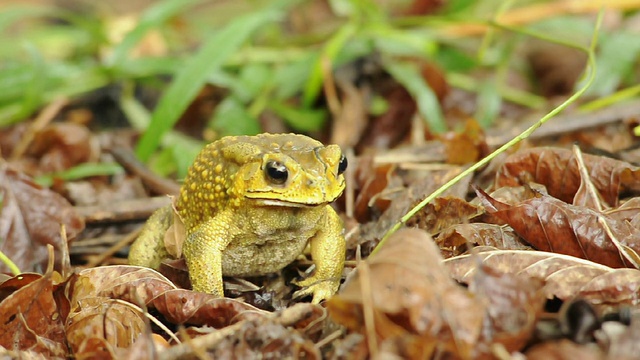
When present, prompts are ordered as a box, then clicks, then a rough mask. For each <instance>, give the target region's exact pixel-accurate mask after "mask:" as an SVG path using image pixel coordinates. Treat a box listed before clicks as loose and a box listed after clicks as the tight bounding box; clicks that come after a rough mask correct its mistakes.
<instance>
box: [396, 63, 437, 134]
mask: <svg viewBox="0 0 640 360" xmlns="http://www.w3.org/2000/svg"><path fill="white" fill-rule="evenodd" d="M383 63H384V67H385V69H386V70H387V71H388V72H389V73H390V74H391V76H393V77H394V78H395V79H396V80H397V81H398V82H399V83H400V84H402V85H403V86H404V87H405V88H406V89H407V91H409V93H410V94H411V95H412V96H413V97H414V98H415V100H416V103H417V104H418V112H419V113H420V115H421V116H422V118H423V119H425V120H426V121H427V124H428V125H429V128H430V129H431V130H432V131H434V132H437V133H442V132H445V131H446V130H447V127H446V125H445V122H444V118H443V116H442V109H440V104H439V103H438V98H437V97H436V95H435V94H434V92H433V90H432V89H431V87H430V86H429V84H427V83H426V82H425V81H424V78H423V77H422V75H421V74H420V71H419V70H418V69H417V68H416V67H415V66H412V65H411V64H405V63H400V62H398V61H394V60H393V59H385V61H384V62H383Z"/></svg>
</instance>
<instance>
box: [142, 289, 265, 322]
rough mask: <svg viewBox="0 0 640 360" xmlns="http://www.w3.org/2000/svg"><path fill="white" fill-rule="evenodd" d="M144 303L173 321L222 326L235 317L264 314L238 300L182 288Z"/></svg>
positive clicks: (242, 317)
mask: <svg viewBox="0 0 640 360" xmlns="http://www.w3.org/2000/svg"><path fill="white" fill-rule="evenodd" d="M148 306H149V307H151V308H155V309H156V310H158V311H159V312H160V313H161V314H162V315H163V316H164V317H165V318H166V319H167V320H168V321H169V322H171V323H173V324H184V323H188V324H192V325H208V326H212V327H214V328H222V327H225V326H227V325H230V324H232V323H234V322H237V321H241V320H244V319H250V318H254V317H258V318H259V317H263V316H264V315H265V314H268V312H266V311H264V310H260V309H258V308H256V307H253V306H251V305H249V304H247V303H245V302H242V301H239V300H235V299H229V298H217V297H215V296H213V295H211V294H204V293H198V292H193V291H189V290H183V289H175V290H169V291H166V292H163V293H162V294H160V295H159V296H157V297H155V298H154V299H153V300H152V301H151V302H150V303H149V304H148Z"/></svg>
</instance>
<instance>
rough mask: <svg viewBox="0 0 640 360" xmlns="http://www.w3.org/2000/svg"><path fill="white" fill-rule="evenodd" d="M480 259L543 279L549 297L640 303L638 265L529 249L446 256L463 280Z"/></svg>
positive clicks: (470, 278) (469, 277) (453, 272)
mask: <svg viewBox="0 0 640 360" xmlns="http://www.w3.org/2000/svg"><path fill="white" fill-rule="evenodd" d="M478 263H482V264H485V265H487V266H489V267H491V268H493V269H497V270H499V271H502V272H506V273H516V274H520V275H523V276H525V277H535V278H539V279H543V280H544V281H545V283H546V285H545V294H546V296H547V298H549V299H551V298H553V297H557V298H559V299H561V300H568V299H571V298H573V297H582V298H584V299H586V300H588V301H589V302H590V303H591V304H602V305H605V304H610V305H620V304H629V305H634V306H636V305H638V304H640V297H638V294H640V270H636V269H612V268H610V267H607V266H604V265H601V264H597V263H594V262H591V261H588V260H584V259H580V258H576V257H572V256H567V255H559V254H553V253H548V252H542V251H526V250H494V251H486V252H482V253H478V254H475V255H461V256H457V257H454V258H450V259H447V260H445V264H446V265H447V267H448V268H449V270H450V272H451V275H452V276H453V278H454V279H456V280H458V281H460V282H463V283H469V282H471V281H473V277H474V276H475V273H476V271H477V267H478Z"/></svg>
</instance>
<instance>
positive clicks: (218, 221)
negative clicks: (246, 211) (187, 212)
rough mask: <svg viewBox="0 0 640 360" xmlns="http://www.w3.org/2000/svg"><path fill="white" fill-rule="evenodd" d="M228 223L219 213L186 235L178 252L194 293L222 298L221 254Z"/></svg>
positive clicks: (227, 217)
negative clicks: (182, 257) (187, 270)
mask: <svg viewBox="0 0 640 360" xmlns="http://www.w3.org/2000/svg"><path fill="white" fill-rule="evenodd" d="M229 221H230V216H228V214H226V213H222V214H219V215H217V216H215V217H214V218H212V219H210V220H209V221H207V222H206V223H204V224H201V225H200V226H197V227H196V228H195V229H193V231H189V235H188V236H187V239H186V240H185V242H184V245H183V248H182V251H183V254H184V258H185V260H186V263H187V267H188V268H189V279H190V280H191V287H192V288H193V290H194V291H198V292H203V293H207V294H213V295H216V296H219V297H223V296H224V288H223V282H222V252H223V251H224V249H225V248H226V247H227V245H228V244H229V242H230V241H231V234H230V229H229V226H228V225H227V224H229Z"/></svg>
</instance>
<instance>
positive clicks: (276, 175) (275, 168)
mask: <svg viewBox="0 0 640 360" xmlns="http://www.w3.org/2000/svg"><path fill="white" fill-rule="evenodd" d="M265 174H266V175H267V178H268V179H269V180H270V181H271V182H272V183H274V184H284V182H285V181H287V177H289V171H288V170H287V167H286V166H284V164H283V163H281V162H278V161H269V162H268V163H267V166H266V168H265Z"/></svg>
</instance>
